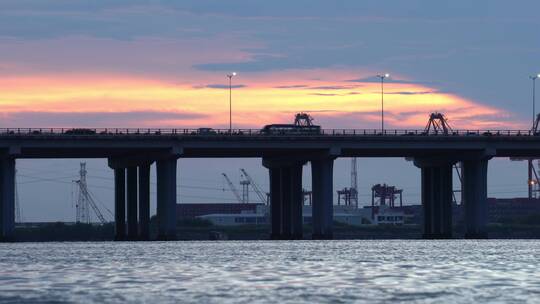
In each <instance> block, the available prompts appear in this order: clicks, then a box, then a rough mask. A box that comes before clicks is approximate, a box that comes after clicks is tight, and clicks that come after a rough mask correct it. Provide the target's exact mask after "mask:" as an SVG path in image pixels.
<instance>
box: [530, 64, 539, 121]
mask: <svg viewBox="0 0 540 304" xmlns="http://www.w3.org/2000/svg"><path fill="white" fill-rule="evenodd" d="M538 77H540V74H537V75H533V76H529V78H530V79H531V80H532V107H533V120H532V129H531V130H534V127H535V126H534V123H535V121H536V109H535V108H536V79H537V78H538Z"/></svg>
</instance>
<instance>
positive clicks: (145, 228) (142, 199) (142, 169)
mask: <svg viewBox="0 0 540 304" xmlns="http://www.w3.org/2000/svg"><path fill="white" fill-rule="evenodd" d="M149 238H150V164H149V163H148V164H143V165H140V166H139V239H140V240H144V241H146V240H148V239H149Z"/></svg>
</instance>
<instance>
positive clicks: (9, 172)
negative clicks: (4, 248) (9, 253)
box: [0, 157, 15, 241]
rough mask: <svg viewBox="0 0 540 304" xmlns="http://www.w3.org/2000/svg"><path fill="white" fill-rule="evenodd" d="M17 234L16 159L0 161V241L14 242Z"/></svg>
mask: <svg viewBox="0 0 540 304" xmlns="http://www.w3.org/2000/svg"><path fill="white" fill-rule="evenodd" d="M14 232H15V158H11V157H9V158H2V159H0V241H12V240H13V238H14Z"/></svg>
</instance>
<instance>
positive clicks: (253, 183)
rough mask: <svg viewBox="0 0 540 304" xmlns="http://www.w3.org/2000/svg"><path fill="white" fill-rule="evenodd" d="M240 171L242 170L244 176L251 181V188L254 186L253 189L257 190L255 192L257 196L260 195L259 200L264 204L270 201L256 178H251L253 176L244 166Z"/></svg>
mask: <svg viewBox="0 0 540 304" xmlns="http://www.w3.org/2000/svg"><path fill="white" fill-rule="evenodd" d="M240 171H241V172H242V174H243V175H244V177H245V178H246V179H247V180H248V181H249V183H250V185H251V188H253V191H255V193H256V194H257V197H259V200H260V201H261V202H262V203H263V204H266V203H268V201H267V199H266V195H264V193H263V192H262V191H261V189H260V188H259V185H257V183H256V182H255V180H253V178H251V176H250V175H249V174H248V173H247V172H246V170H245V169H243V168H242V169H240Z"/></svg>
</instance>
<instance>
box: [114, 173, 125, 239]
mask: <svg viewBox="0 0 540 304" xmlns="http://www.w3.org/2000/svg"><path fill="white" fill-rule="evenodd" d="M125 239H126V169H124V168H115V169H114V240H115V241H123V240H125Z"/></svg>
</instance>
